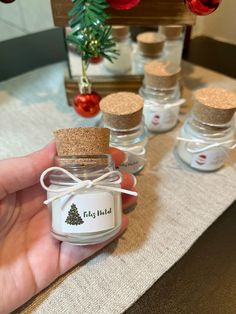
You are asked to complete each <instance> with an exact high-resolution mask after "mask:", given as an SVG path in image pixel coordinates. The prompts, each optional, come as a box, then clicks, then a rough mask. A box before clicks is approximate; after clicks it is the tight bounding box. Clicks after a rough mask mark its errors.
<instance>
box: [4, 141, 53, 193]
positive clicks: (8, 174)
mask: <svg viewBox="0 0 236 314" xmlns="http://www.w3.org/2000/svg"><path fill="white" fill-rule="evenodd" d="M55 152H56V148H55V144H54V143H50V144H48V145H47V146H46V147H44V148H43V149H41V150H39V151H37V152H35V153H32V154H30V155H28V156H25V157H18V158H11V159H6V160H1V161H0V199H3V198H4V197H5V196H6V195H7V194H10V193H13V192H16V191H19V190H21V189H24V188H27V187H30V186H32V185H34V184H36V183H37V182H38V181H39V177H40V175H41V173H42V172H43V171H44V170H45V169H46V168H48V167H51V166H53V162H54V157H55Z"/></svg>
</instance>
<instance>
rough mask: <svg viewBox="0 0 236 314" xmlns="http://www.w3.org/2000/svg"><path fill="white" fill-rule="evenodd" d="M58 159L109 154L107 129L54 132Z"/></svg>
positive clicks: (61, 130) (71, 129) (60, 130)
mask: <svg viewBox="0 0 236 314" xmlns="http://www.w3.org/2000/svg"><path fill="white" fill-rule="evenodd" d="M54 136H55V139H56V148H57V154H58V156H59V157H69V156H85V155H89V156H92V155H103V154H109V138H110V130H109V129H107V128H70V129H59V130H57V131H55V132H54Z"/></svg>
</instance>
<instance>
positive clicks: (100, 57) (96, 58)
mask: <svg viewBox="0 0 236 314" xmlns="http://www.w3.org/2000/svg"><path fill="white" fill-rule="evenodd" d="M102 59H103V58H102V56H97V57H93V58H91V59H90V60H89V62H90V63H92V64H97V63H100V62H101V61H102Z"/></svg>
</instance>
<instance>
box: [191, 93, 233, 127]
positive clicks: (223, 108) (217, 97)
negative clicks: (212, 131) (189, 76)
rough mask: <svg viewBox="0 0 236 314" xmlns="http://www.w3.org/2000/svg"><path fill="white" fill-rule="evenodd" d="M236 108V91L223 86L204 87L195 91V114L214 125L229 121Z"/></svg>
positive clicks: (201, 119)
mask: <svg viewBox="0 0 236 314" xmlns="http://www.w3.org/2000/svg"><path fill="white" fill-rule="evenodd" d="M235 110H236V93H233V92H230V91H227V90H225V89H223V88H203V89H200V90H198V91H196V92H195V93H194V106H193V114H194V116H195V117H196V119H198V120H199V121H201V122H203V123H207V124H212V125H221V124H225V123H228V122H229V121H230V120H231V119H232V117H233V115H234V112H235Z"/></svg>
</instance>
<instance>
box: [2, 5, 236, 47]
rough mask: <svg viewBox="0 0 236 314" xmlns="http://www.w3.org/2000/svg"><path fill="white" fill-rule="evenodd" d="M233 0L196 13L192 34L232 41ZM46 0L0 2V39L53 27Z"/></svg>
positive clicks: (234, 38) (235, 40)
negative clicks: (208, 12)
mask: <svg viewBox="0 0 236 314" xmlns="http://www.w3.org/2000/svg"><path fill="white" fill-rule="evenodd" d="M235 9H236V3H235V0H223V1H222V4H221V6H220V8H219V9H218V10H217V11H216V12H215V13H214V14H211V15H209V16H207V17H197V22H196V25H195V26H194V27H193V29H192V38H193V37H197V36H201V35H204V36H209V37H211V38H214V39H216V40H219V41H223V42H227V43H231V44H236V33H235V30H236V19H235ZM53 27H54V26H53V20H52V14H51V6H50V0H40V1H39V0H16V1H15V2H13V3H11V4H3V3H1V2H0V41H4V40H8V39H11V38H15V37H19V36H23V35H26V34H30V33H35V32H39V31H43V30H47V29H51V28H53Z"/></svg>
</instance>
